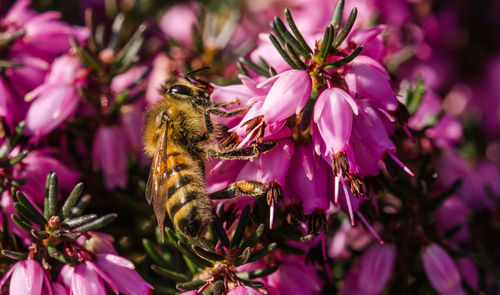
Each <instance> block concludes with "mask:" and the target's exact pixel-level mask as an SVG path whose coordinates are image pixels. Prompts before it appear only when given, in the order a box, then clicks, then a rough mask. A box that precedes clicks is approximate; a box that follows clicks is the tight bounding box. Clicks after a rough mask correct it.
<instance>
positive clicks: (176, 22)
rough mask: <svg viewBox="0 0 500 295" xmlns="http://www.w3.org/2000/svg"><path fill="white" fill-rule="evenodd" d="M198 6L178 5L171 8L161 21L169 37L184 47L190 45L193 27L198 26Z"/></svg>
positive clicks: (161, 26) (163, 29)
mask: <svg viewBox="0 0 500 295" xmlns="http://www.w3.org/2000/svg"><path fill="white" fill-rule="evenodd" d="M196 10H197V5H196V4H195V3H186V4H178V5H175V6H172V7H170V8H169V9H168V10H167V12H166V13H165V14H164V15H163V16H162V17H161V19H160V23H159V25H160V28H161V30H162V31H163V33H164V34H165V35H166V36H167V37H172V38H174V39H175V41H177V42H180V43H181V44H183V45H188V46H189V45H190V44H191V43H192V42H193V40H192V36H191V30H192V26H193V25H195V24H197V19H196Z"/></svg>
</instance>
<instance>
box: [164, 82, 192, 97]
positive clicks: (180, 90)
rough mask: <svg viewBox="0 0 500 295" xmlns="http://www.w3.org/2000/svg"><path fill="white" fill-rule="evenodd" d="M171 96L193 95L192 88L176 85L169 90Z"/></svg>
mask: <svg viewBox="0 0 500 295" xmlns="http://www.w3.org/2000/svg"><path fill="white" fill-rule="evenodd" d="M168 93H170V94H182V95H193V92H192V91H191V88H189V87H187V86H185V85H180V84H179V85H174V86H172V87H170V88H169V89H168Z"/></svg>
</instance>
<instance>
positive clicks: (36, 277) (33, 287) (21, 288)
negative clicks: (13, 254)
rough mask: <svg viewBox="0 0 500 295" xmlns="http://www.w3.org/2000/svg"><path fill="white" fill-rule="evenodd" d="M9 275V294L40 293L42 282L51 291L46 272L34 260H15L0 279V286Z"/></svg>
mask: <svg viewBox="0 0 500 295" xmlns="http://www.w3.org/2000/svg"><path fill="white" fill-rule="evenodd" d="M9 277H11V279H10V286H9V294H16V295H41V294H42V285H43V283H44V282H45V286H46V287H47V288H49V290H50V293H52V292H51V291H52V290H51V286H50V282H49V279H48V277H47V274H45V271H44V270H43V268H42V267H41V266H40V264H39V263H38V262H37V261H35V260H32V259H28V260H20V261H18V262H16V264H14V265H13V266H12V267H11V268H10V269H9V270H8V271H7V272H6V273H5V275H4V276H3V278H2V280H1V281H0V288H2V287H3V285H5V283H6V282H7V280H8V279H9Z"/></svg>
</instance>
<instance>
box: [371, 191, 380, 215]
mask: <svg viewBox="0 0 500 295" xmlns="http://www.w3.org/2000/svg"><path fill="white" fill-rule="evenodd" d="M370 197H371V199H372V203H373V207H375V213H377V216H380V208H379V206H378V202H377V196H376V195H375V193H374V192H373V191H370Z"/></svg>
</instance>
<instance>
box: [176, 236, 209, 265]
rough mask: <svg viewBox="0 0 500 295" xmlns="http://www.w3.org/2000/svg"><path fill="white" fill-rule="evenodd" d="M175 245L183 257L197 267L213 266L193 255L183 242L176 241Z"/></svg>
mask: <svg viewBox="0 0 500 295" xmlns="http://www.w3.org/2000/svg"><path fill="white" fill-rule="evenodd" d="M177 245H178V246H179V250H180V251H181V252H182V254H184V256H186V257H187V258H189V259H190V260H191V261H192V262H194V263H195V264H197V265H198V266H201V267H212V266H214V265H213V263H212V262H210V261H208V260H206V259H204V258H201V257H199V256H197V255H195V254H194V253H193V252H192V251H191V250H190V249H189V247H188V246H187V245H186V244H185V243H184V242H182V241H177Z"/></svg>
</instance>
